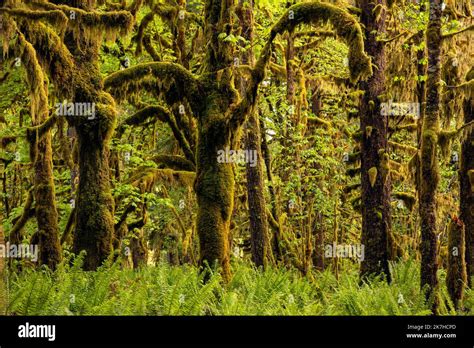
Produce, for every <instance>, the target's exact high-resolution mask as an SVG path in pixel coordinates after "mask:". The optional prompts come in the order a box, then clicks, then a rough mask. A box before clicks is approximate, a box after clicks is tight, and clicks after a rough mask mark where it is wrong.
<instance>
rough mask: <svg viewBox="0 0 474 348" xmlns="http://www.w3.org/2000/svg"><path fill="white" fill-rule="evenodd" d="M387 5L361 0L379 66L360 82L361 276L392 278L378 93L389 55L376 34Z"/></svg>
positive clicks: (383, 120) (383, 119)
mask: <svg viewBox="0 0 474 348" xmlns="http://www.w3.org/2000/svg"><path fill="white" fill-rule="evenodd" d="M379 5H382V6H386V2H385V1H384V0H378V1H375V2H372V1H368V0H364V1H360V2H359V7H360V8H361V10H362V15H361V21H362V24H363V25H364V30H365V49H366V51H367V53H368V55H369V56H371V57H372V63H373V64H375V65H376V66H377V68H376V69H374V74H373V75H372V77H370V78H369V79H368V80H367V81H364V82H362V83H360V88H361V89H362V90H363V91H364V92H365V93H364V95H363V97H362V100H361V103H360V109H359V114H360V127H361V130H362V132H363V134H364V136H363V139H362V140H361V156H360V157H361V184H362V193H361V194H362V240H361V243H362V244H363V245H364V250H365V258H364V261H362V264H361V269H360V274H361V278H362V279H363V278H365V277H368V276H370V275H384V276H385V277H386V279H387V281H390V280H391V278H390V270H389V266H388V248H387V242H388V235H389V233H391V232H390V231H391V209H390V194H391V181H390V174H389V169H388V154H387V127H388V116H387V115H382V113H381V104H380V100H379V96H380V95H381V94H383V93H384V92H385V67H386V57H385V49H384V43H382V42H380V41H377V40H376V35H380V33H383V32H385V20H386V13H385V10H382V11H383V12H382V14H381V15H380V18H379V20H378V21H377V20H376V18H375V14H374V8H375V7H376V6H379Z"/></svg>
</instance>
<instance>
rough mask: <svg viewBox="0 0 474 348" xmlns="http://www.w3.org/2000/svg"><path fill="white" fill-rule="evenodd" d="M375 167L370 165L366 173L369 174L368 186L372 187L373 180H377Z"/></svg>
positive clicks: (373, 184)
mask: <svg viewBox="0 0 474 348" xmlns="http://www.w3.org/2000/svg"><path fill="white" fill-rule="evenodd" d="M377 172H378V171H377V168H376V167H372V168H370V169H369V170H368V171H367V174H368V175H369V182H370V186H372V187H374V186H375V181H376V180H377Z"/></svg>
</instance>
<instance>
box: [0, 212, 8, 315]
mask: <svg viewBox="0 0 474 348" xmlns="http://www.w3.org/2000/svg"><path fill="white" fill-rule="evenodd" d="M0 245H5V236H4V234H3V216H2V215H1V212H0ZM6 308H7V279H6V269H5V258H4V257H0V315H4V314H6V313H5V310H6Z"/></svg>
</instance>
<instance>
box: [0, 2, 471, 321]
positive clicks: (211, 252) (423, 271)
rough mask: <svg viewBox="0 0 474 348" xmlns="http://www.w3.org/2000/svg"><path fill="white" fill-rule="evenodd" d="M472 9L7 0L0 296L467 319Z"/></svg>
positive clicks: (95, 307)
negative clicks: (151, 295) (154, 296)
mask: <svg viewBox="0 0 474 348" xmlns="http://www.w3.org/2000/svg"><path fill="white" fill-rule="evenodd" d="M472 11H473V6H472V4H471V2H470V0H457V1H454V0H444V1H442V0H429V1H428V0H416V1H415V0H393V1H388V0H356V1H350V0H332V1H331V0H327V1H304V0H300V1H298V0H291V1H279V0H133V1H130V0H129V1H126V0H71V1H63V0H50V1H47V0H24V1H17V0H0V40H1V45H0V50H1V52H0V59H1V61H0V66H1V68H2V69H1V72H0V82H1V85H0V96H1V97H0V179H1V183H0V186H1V188H0V190H1V192H0V202H1V203H0V219H1V220H0V221H1V224H0V275H1V279H2V283H1V286H0V311H1V312H2V313H7V314H31V313H34V314H71V313H72V314H90V313H100V314H124V313H131V314H138V313H140V314H162V313H168V314H183V313H184V314H235V313H238V314H250V313H255V314H262V313H267V314H275V313H287V314H367V313H371V314H430V313H433V314H456V313H457V314H461V313H470V314H472V310H473V309H474V295H473V293H472V292H471V287H472V285H473V284H472V277H473V276H474V133H473V132H472V131H473V129H474V128H473V127H474V115H473V104H474V98H473V81H474V79H473V78H474V72H473V65H472V63H473V57H474V49H473V46H472V44H471V42H473V28H474V23H473V12H472ZM38 279H39V280H40V281H39V283H40V284H43V285H37V284H38V283H37V281H38ZM79 279H80V280H79ZM35 284H36V285H35ZM87 284H89V285H87ZM101 284H102V285H101ZM152 284H153V285H156V287H157V288H156V289H155V288H153V285H152ZM182 284H185V286H184V288H183V285H182ZM282 284H283V285H282ZM51 287H55V289H56V291H55V292H52V293H51V292H50V291H49V290H48V289H49V288H51ZM74 287H76V288H75V290H71V288H74ZM94 287H97V288H94ZM262 288H263V289H267V291H268V292H267V293H265V291H266V290H264V291H262V290H261V289H262ZM94 289H95V290H94ZM146 289H148V290H149V291H158V292H159V293H160V294H161V295H160V296H159V299H160V300H156V301H162V302H160V304H159V305H158V304H157V303H155V302H149V300H148V299H147V298H145V295H144V294H145V293H146V291H148V290H146ZM151 289H154V290H151ZM167 289H174V290H167ZM216 289H218V290H216ZM252 289H253V290H252ZM94 291H95V292H94ZM133 291H135V292H137V293H138V294H142V295H143V296H141V295H137V297H136V298H135V299H132V298H133V296H132V294H131V292H133ZM143 291H144V292H143ZM259 291H262V292H259ZM371 292H375V294H376V296H372V295H370V296H368V295H367V294H370V293H371ZM93 293H99V294H101V295H98V296H96V295H94V296H93V298H94V299H91V298H90V297H91V294H93ZM249 293H252V294H253V295H252V296H250V295H249ZM264 293H265V294H267V295H265V294H264ZM32 294H36V295H32ZM258 294H260V295H258ZM262 294H264V295H262ZM288 294H289V296H291V297H290V298H292V300H288V299H287V298H286V297H285V298H286V299H285V300H283V297H284V296H287V295H288ZM71 296H72V297H71ZM76 296H78V297H80V299H81V301H82V302H81V304H80V305H78V303H77V301H78V300H76ZM167 296H170V297H167ZM259 296H260V297H259ZM266 296H268V297H266ZM279 296H280V297H279ZM295 296H297V299H296V300H295ZM368 297H370V299H368ZM137 298H138V299H139V300H138V299H137ZM190 298H192V299H193V300H192V301H193V302H192V304H189V305H186V306H181V305H182V304H184V303H189V301H191V300H190ZM245 298H248V301H254V302H255V305H254V306H251V305H248V303H247V306H246V307H245V308H244V307H239V305H238V303H241V302H242V301H244V299H245ZM32 299H33V300H32ZM114 301H119V302H120V301H123V302H121V303H122V304H121V305H118V308H121V309H120V310H113V309H111V308H112V305H111V304H112V302H114ZM127 301H128V302H127ZM140 301H143V302H140ZM167 301H168V302H167ZM186 301H188V302H186ZM265 301H268V302H265ZM271 301H273V302H271ZM287 301H290V305H289V306H287ZM370 301H373V302H370ZM377 301H378V302H377ZM126 303H127V304H128V307H127V305H125V304H126ZM211 303H212V305H211ZM265 303H267V304H268V303H272V305H271V306H269V307H268V308H269V309H268V311H265V310H263V309H259V308H264V307H265V306H263V304H265ZM328 303H329V304H330V306H327V308H329V310H328V311H327V312H325V311H324V310H323V309H322V308H323V307H324V304H328ZM88 306H89V307H88ZM101 306H102V307H101ZM160 306H162V307H160ZM157 308H160V309H157ZM164 308H168V309H167V310H165V309H164ZM371 310H373V311H374V312H370V311H371Z"/></svg>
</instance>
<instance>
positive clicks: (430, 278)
mask: <svg viewBox="0 0 474 348" xmlns="http://www.w3.org/2000/svg"><path fill="white" fill-rule="evenodd" d="M441 6H442V1H441V0H431V1H430V9H429V13H430V14H429V22H428V28H427V33H426V47H427V56H428V69H427V72H428V77H427V82H426V109H425V112H424V118H423V126H422V132H421V150H420V161H421V164H420V167H421V182H420V193H419V194H420V218H421V247H420V250H421V287H422V288H424V289H425V290H426V296H427V299H429V300H430V301H432V303H433V312H434V313H436V311H437V308H438V301H439V299H438V294H437V291H438V276H437V271H438V243H437V228H438V224H437V209H436V206H437V194H438V185H439V180H440V177H439V163H438V162H439V159H438V139H439V131H440V88H441V84H440V82H441V42H442V40H441V19H442V18H441V17H442V9H441ZM422 107H425V106H422Z"/></svg>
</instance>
